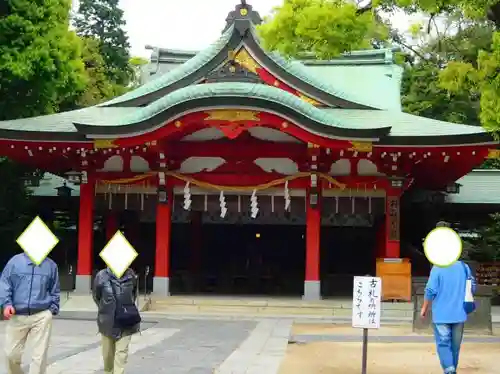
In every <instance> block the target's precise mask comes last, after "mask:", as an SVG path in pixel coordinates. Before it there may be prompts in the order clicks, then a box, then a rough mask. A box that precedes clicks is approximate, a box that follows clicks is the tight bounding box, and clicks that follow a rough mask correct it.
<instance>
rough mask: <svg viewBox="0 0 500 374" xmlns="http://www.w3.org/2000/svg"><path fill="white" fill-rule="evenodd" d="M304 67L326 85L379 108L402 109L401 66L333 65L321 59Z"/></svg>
mask: <svg viewBox="0 0 500 374" xmlns="http://www.w3.org/2000/svg"><path fill="white" fill-rule="evenodd" d="M304 69H305V70H307V72H308V73H309V74H311V75H313V76H314V77H316V78H317V79H321V80H322V81H323V82H324V84H327V85H329V86H331V87H336V88H338V89H340V90H342V92H347V93H349V95H350V96H353V95H355V96H356V98H357V100H359V101H360V102H363V103H371V106H373V107H375V108H380V109H389V110H399V111H400V110H401V78H402V73H403V70H402V68H401V67H400V66H398V65H395V64H377V65H347V64H342V65H340V64H339V65H330V64H319V61H318V63H317V64H316V63H315V64H309V63H308V64H306V65H305V66H304ZM381 93H382V94H381Z"/></svg>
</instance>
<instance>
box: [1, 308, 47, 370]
mask: <svg viewBox="0 0 500 374" xmlns="http://www.w3.org/2000/svg"><path fill="white" fill-rule="evenodd" d="M51 332H52V313H51V312H50V311H49V310H46V311H44V312H40V313H37V314H33V315H31V316H22V315H14V316H12V318H11V319H10V320H9V321H8V322H7V329H6V336H5V354H6V356H7V369H8V372H9V374H23V371H22V369H21V363H22V357H23V353H24V349H25V347H26V342H27V340H28V338H29V339H30V345H32V346H33V357H32V361H31V365H30V370H29V374H45V372H46V370H47V353H48V350H49V340H50V335H51Z"/></svg>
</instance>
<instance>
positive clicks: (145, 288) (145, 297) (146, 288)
mask: <svg viewBox="0 0 500 374" xmlns="http://www.w3.org/2000/svg"><path fill="white" fill-rule="evenodd" d="M149 271H150V268H149V266H146V270H145V271H144V300H146V299H147V298H148V297H147V296H148V276H149Z"/></svg>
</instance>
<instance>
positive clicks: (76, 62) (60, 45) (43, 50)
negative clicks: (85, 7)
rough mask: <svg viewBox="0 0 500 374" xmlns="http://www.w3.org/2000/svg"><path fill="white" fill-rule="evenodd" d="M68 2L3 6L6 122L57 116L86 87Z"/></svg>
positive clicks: (0, 49) (0, 78) (25, 0)
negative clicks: (62, 106) (65, 102)
mask: <svg viewBox="0 0 500 374" xmlns="http://www.w3.org/2000/svg"><path fill="white" fill-rule="evenodd" d="M69 9H70V4H69V1H68V0H38V1H33V0H4V1H3V2H2V5H1V6H0V12H1V14H0V98H1V100H0V120H3V119H13V118H19V117H29V116H34V115H40V114H47V113H53V112H56V111H57V110H58V109H59V105H60V104H61V103H62V102H64V101H65V100H67V98H68V97H70V96H72V95H73V93H74V92H75V90H80V89H81V88H82V87H83V86H84V85H85V75H84V66H83V63H82V60H81V43H80V40H79V38H78V37H77V36H76V35H75V34H74V33H73V32H71V31H69V30H68V24H69Z"/></svg>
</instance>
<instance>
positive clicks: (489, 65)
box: [440, 32, 500, 135]
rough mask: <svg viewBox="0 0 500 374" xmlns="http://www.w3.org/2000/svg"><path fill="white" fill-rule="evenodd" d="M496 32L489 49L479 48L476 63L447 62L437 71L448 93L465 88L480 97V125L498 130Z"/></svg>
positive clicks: (499, 44)
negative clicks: (444, 66)
mask: <svg viewBox="0 0 500 374" xmlns="http://www.w3.org/2000/svg"><path fill="white" fill-rule="evenodd" d="M499 71H500V33H497V32H495V33H494V34H493V40H492V43H491V47H490V50H489V51H488V50H480V51H479V53H478V56H477V61H476V63H474V61H473V62H461V61H457V62H450V63H449V64H448V66H447V67H446V69H444V70H443V71H442V72H441V74H440V83H441V86H442V87H443V88H445V89H447V90H448V91H449V92H451V93H456V92H463V91H469V92H474V93H475V94H476V95H477V96H480V103H481V113H480V119H481V123H482V125H483V126H484V127H485V128H486V129H487V130H489V131H491V132H493V133H495V134H497V135H498V132H499V131H500V75H499V74H498V72H499Z"/></svg>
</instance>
